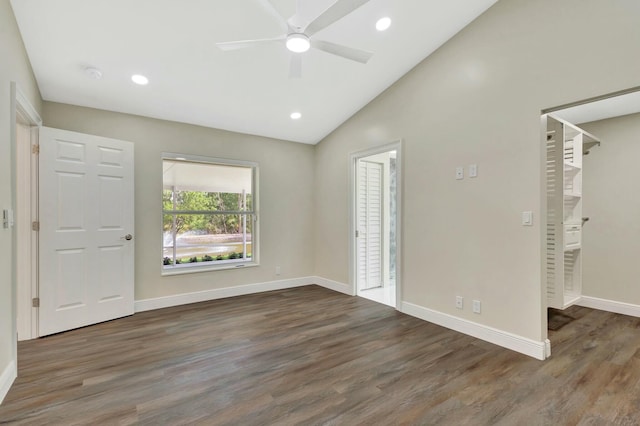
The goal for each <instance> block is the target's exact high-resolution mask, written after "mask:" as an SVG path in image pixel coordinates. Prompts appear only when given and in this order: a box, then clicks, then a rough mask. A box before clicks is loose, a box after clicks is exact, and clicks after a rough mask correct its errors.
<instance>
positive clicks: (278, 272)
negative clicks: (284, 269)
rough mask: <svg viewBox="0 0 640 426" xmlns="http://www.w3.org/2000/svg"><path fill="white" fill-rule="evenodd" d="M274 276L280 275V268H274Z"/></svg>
mask: <svg viewBox="0 0 640 426" xmlns="http://www.w3.org/2000/svg"><path fill="white" fill-rule="evenodd" d="M276 275H280V267H279V266H276Z"/></svg>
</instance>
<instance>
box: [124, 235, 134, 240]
mask: <svg viewBox="0 0 640 426" xmlns="http://www.w3.org/2000/svg"><path fill="white" fill-rule="evenodd" d="M124 239H125V240H127V241H130V240H132V239H133V235H131V234H127V235H125V236H124Z"/></svg>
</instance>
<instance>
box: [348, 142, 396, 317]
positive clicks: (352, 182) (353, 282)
mask: <svg viewBox="0 0 640 426" xmlns="http://www.w3.org/2000/svg"><path fill="white" fill-rule="evenodd" d="M393 150H395V151H396V309H397V310H401V307H402V191H403V188H404V185H403V180H402V164H403V161H402V140H397V141H395V142H391V143H388V144H384V145H379V146H375V147H373V148H369V149H366V150H363V151H357V152H353V153H351V154H349V281H350V282H349V285H350V288H351V295H352V296H355V295H357V294H358V288H357V285H358V283H357V264H356V261H357V256H358V253H357V248H358V247H357V243H356V229H357V217H356V214H357V210H356V203H357V197H358V193H357V190H356V183H357V179H356V178H357V177H356V173H357V171H358V168H357V164H358V160H360V159H361V158H364V157H369V156H371V155H375V154H382V153H384V152H388V151H393Z"/></svg>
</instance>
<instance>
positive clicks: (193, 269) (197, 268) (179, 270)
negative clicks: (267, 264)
mask: <svg viewBox="0 0 640 426" xmlns="http://www.w3.org/2000/svg"><path fill="white" fill-rule="evenodd" d="M221 262H224V261H221ZM207 263H208V262H207ZM259 265H260V264H259V263H258V262H253V261H248V262H229V263H223V264H216V265H206V264H203V263H199V264H198V265H192V264H189V263H183V264H181V265H179V266H171V267H169V268H166V267H164V266H162V272H161V275H162V276H170V275H183V274H195V273H198V272H211V271H224V270H229V269H245V268H252V267H254V266H259Z"/></svg>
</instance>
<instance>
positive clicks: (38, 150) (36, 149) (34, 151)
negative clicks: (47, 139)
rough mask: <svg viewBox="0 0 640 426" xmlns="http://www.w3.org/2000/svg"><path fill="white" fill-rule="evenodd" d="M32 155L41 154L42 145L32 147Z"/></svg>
mask: <svg viewBox="0 0 640 426" xmlns="http://www.w3.org/2000/svg"><path fill="white" fill-rule="evenodd" d="M31 153H32V154H40V145H31Z"/></svg>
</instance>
